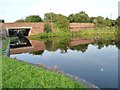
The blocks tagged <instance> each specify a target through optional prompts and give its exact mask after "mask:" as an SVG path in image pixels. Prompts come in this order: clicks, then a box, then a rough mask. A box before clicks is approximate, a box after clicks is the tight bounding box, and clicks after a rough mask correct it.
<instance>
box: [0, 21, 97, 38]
mask: <svg viewBox="0 0 120 90" xmlns="http://www.w3.org/2000/svg"><path fill="white" fill-rule="evenodd" d="M51 25H52V24H51ZM0 26H2V27H1V28H4V29H3V30H6V34H7V35H8V36H9V34H10V31H12V30H16V31H18V30H20V29H24V30H26V31H27V35H26V36H29V35H35V34H38V33H43V32H44V23H26V22H22V23H0ZM94 26H95V25H94V24H93V23H70V24H69V30H70V31H79V30H85V29H92V28H94ZM52 31H53V32H54V31H55V30H54V27H53V25H52ZM3 32H5V31H3Z"/></svg>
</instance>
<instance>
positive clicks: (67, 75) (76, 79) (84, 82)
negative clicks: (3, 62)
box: [4, 39, 102, 90]
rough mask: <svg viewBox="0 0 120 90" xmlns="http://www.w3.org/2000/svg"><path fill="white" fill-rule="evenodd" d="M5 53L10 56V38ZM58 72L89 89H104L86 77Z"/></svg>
mask: <svg viewBox="0 0 120 90" xmlns="http://www.w3.org/2000/svg"><path fill="white" fill-rule="evenodd" d="M8 40H9V39H8ZM4 55H5V56H7V57H9V56H10V40H9V42H8V45H7V47H6V50H5V52H4ZM18 61H21V60H18ZM21 62H24V61H21ZM29 64H31V63H29ZM32 65H35V64H32ZM35 66H38V65H35ZM38 67H40V66H38ZM40 68H44V69H45V70H48V68H47V67H46V66H44V67H43V66H42V67H40ZM50 71H52V72H55V71H54V70H51V69H50ZM57 72H58V73H60V74H63V75H65V76H66V77H69V78H71V79H72V80H74V81H76V82H78V83H82V84H83V85H84V86H85V87H86V88H88V90H89V89H90V90H91V89H94V90H102V89H100V88H99V87H98V86H96V85H94V84H92V83H90V82H88V81H86V80H85V79H82V78H80V77H77V76H74V75H71V74H68V73H65V72H61V71H57Z"/></svg>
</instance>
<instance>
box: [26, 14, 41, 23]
mask: <svg viewBox="0 0 120 90" xmlns="http://www.w3.org/2000/svg"><path fill="white" fill-rule="evenodd" d="M25 21H26V22H42V19H41V17H40V16H39V15H30V16H27V17H26V18H25Z"/></svg>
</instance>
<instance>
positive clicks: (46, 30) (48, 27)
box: [44, 24, 52, 33]
mask: <svg viewBox="0 0 120 90" xmlns="http://www.w3.org/2000/svg"><path fill="white" fill-rule="evenodd" d="M44 32H46V33H49V32H52V29H51V26H50V25H49V24H45V26H44Z"/></svg>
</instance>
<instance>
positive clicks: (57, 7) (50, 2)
mask: <svg viewBox="0 0 120 90" xmlns="http://www.w3.org/2000/svg"><path fill="white" fill-rule="evenodd" d="M119 1H120V0H0V8H1V9H0V19H4V20H5V22H13V21H15V20H17V19H21V18H23V19H24V18H25V17H26V16H29V15H40V16H41V17H42V18H43V17H44V13H48V12H55V13H61V14H63V15H66V16H68V15H69V14H71V13H77V12H80V11H82V10H83V11H85V12H86V13H87V14H88V15H89V16H103V17H108V18H112V19H116V18H117V17H118V2H119ZM50 9H51V10H50Z"/></svg>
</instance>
